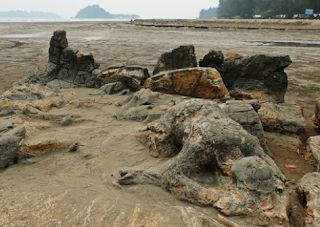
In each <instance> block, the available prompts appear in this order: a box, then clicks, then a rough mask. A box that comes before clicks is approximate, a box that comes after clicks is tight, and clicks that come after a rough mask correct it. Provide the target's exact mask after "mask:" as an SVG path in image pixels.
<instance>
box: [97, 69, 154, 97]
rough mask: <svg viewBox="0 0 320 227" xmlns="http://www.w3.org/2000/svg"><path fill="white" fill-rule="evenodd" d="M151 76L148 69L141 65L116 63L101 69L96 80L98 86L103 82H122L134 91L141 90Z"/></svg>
mask: <svg viewBox="0 0 320 227" xmlns="http://www.w3.org/2000/svg"><path fill="white" fill-rule="evenodd" d="M147 78H149V72H148V69H146V68H143V67H140V66H124V65H120V66H119V65H116V66H111V67H108V68H106V69H103V70H101V72H100V74H99V75H98V77H97V80H96V85H95V86H96V87H101V86H102V85H103V84H107V83H113V82H122V83H124V84H125V85H126V87H128V88H129V89H130V90H132V91H139V90H140V88H141V86H143V85H144V82H145V80H146V79H147Z"/></svg>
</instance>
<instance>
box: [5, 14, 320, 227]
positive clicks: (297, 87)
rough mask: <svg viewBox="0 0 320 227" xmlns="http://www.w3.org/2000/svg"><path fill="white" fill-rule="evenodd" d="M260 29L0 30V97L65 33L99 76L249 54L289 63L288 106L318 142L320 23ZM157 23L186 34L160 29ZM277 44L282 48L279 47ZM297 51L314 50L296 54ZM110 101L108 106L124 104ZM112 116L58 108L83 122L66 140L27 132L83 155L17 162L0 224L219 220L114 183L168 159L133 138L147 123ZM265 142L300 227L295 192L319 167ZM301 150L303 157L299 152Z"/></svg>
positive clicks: (51, 130) (69, 26)
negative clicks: (120, 68) (185, 48)
mask: <svg viewBox="0 0 320 227" xmlns="http://www.w3.org/2000/svg"><path fill="white" fill-rule="evenodd" d="M252 21H253V20H252ZM262 22H263V21H261V22H260V21H259V24H263V27H262V26H260V27H259V29H251V28H249V29H248V27H249V26H256V25H257V22H256V23H255V25H251V22H250V23H249V22H248V21H242V22H241V21H240V22H237V21H233V22H230V21H227V22H226V21H220V23H219V20H215V21H214V23H211V22H210V23H209V22H208V21H169V22H168V21H160V22H159V21H158V22H156V23H155V21H153V22H152V21H151V22H150V21H145V22H143V21H135V22H134V23H132V24H130V23H128V22H121V23H119V22H77V23H0V94H2V93H3V92H5V91H6V90H7V89H9V88H10V87H11V86H12V84H13V83H15V82H17V81H18V80H20V79H23V78H25V77H27V76H28V75H29V74H30V73H31V72H32V71H33V70H35V69H36V68H37V67H39V66H42V65H44V64H45V63H47V61H48V48H49V41H50V38H51V36H52V33H53V31H55V30H66V32H67V38H68V42H69V47H72V48H74V49H79V50H82V51H85V52H91V53H92V54H93V56H94V58H95V59H96V60H97V61H98V62H100V63H101V66H100V68H101V69H103V68H105V67H108V66H112V65H116V64H122V63H124V64H127V65H139V66H143V67H146V68H148V69H149V72H152V70H153V67H154V66H155V64H156V62H157V60H158V58H159V57H160V55H161V54H162V53H163V52H167V51H171V50H172V49H174V48H176V47H177V46H180V45H185V44H193V45H194V46H195V52H196V56H197V60H199V59H200V58H202V57H203V56H204V55H205V54H207V53H208V51H210V50H220V51H222V52H223V53H229V52H230V53H241V54H246V55H255V54H268V55H289V56H290V57H291V59H292V61H293V63H292V64H291V65H290V66H289V67H288V68H286V70H285V71H286V73H287V75H288V79H289V86H288V91H287V93H286V96H285V102H286V103H288V104H297V105H299V106H301V107H302V108H303V110H304V116H305V119H306V123H307V128H306V132H307V136H308V137H309V136H314V135H317V134H318V132H317V130H316V127H315V126H314V125H313V124H312V121H311V117H312V115H313V114H314V108H315V107H314V105H315V100H316V99H317V98H319V97H320V73H319V63H320V51H319V50H320V49H319V47H316V46H317V44H319V45H320V35H319V30H318V29H319V28H320V26H319V25H320V23H319V22H320V21H314V22H310V23H309V22H308V23H307V22H305V21H302V22H299V23H298V22H295V23H293V22H290V21H289V20H288V21H284V22H277V21H275V22H273V23H271V22H268V21H267V22H268V23H267V22H265V23H262ZM152 23H153V24H152ZM248 23H249V25H248ZM154 24H161V25H163V24H166V25H178V24H179V25H181V24H183V25H184V26H182V27H175V26H173V27H172V26H171V27H169V26H168V27H156V26H154ZM141 25H150V26H141ZM194 26H207V27H208V28H204V29H201V28H195V27H194ZM239 27H241V28H239ZM261 27H262V28H261ZM275 28H281V29H275ZM282 28H285V29H282ZM286 28H287V29H286ZM272 42H279V43H282V44H281V46H274V45H273V44H272ZM287 42H295V43H297V44H296V45H293V44H288V43H287ZM299 43H309V44H311V43H312V44H315V46H314V47H300V46H299ZM92 90H94V89H89V88H87V89H86V88H76V89H74V90H70V92H69V93H68V95H69V96H71V97H72V96H74V97H77V98H78V99H79V98H81V97H83V96H85V95H87V94H88V93H90V92H92ZM174 98H177V96H172V95H163V96H160V99H159V102H160V104H163V105H166V104H168V103H169V102H170V101H171V100H172V99H174ZM105 99H108V100H109V103H110V104H112V103H116V102H117V101H121V100H122V99H123V97H120V96H108V97H105ZM160 104H159V105H160ZM116 109H117V107H116V106H115V105H100V104H92V105H91V106H90V108H81V109H79V108H75V107H73V106H70V107H68V108H64V109H62V110H60V109H53V110H52V113H56V114H63V113H64V111H65V113H66V112H67V111H68V112H69V113H70V111H73V112H74V115H76V116H77V118H79V119H82V120H83V121H79V122H81V123H79V124H77V125H75V126H72V127H68V128H66V129H63V130H65V132H64V135H63V136H61V135H60V132H61V130H62V129H57V128H56V127H51V126H50V125H49V126H48V125H47V126H46V125H41V124H42V123H41V122H39V125H40V126H41V127H44V128H45V129H46V130H42V131H41V132H33V131H30V133H29V134H28V137H27V138H26V140H27V141H28V142H30V143H32V142H33V141H35V140H45V139H49V138H55V139H56V140H64V141H67V142H68V141H69V142H75V141H77V142H79V143H80V144H81V146H80V152H78V153H74V154H71V153H68V152H67V153H66V152H65V151H61V152H53V153H50V154H45V155H41V156H37V157H36V158H34V159H33V161H32V164H30V163H29V164H25V163H19V164H16V165H13V166H11V167H9V168H8V169H5V170H0V204H1V206H0V214H1V215H0V226H186V224H185V221H184V220H183V218H182V216H181V209H182V208H183V207H193V208H194V209H196V210H198V211H201V212H203V213H205V214H208V215H215V216H217V215H218V214H219V212H218V211H217V210H215V209H214V208H211V207H198V206H196V205H193V204H191V203H187V202H182V201H179V200H177V199H175V198H174V197H173V196H172V195H171V194H170V193H167V192H165V191H164V190H162V189H161V188H158V187H155V186H153V185H136V186H133V187H132V186H130V187H129V186H128V187H127V186H120V185H118V183H117V179H118V178H119V173H118V172H119V170H121V169H123V168H124V167H132V166H143V167H150V166H154V165H159V164H161V163H163V162H165V160H162V159H155V158H153V157H151V156H150V155H149V154H148V153H147V152H146V148H145V147H144V146H143V145H142V144H140V143H139V142H137V141H136V140H135V139H134V138H133V136H132V134H133V133H134V132H135V131H136V130H138V129H139V128H141V127H144V126H145V123H141V122H132V121H115V120H114V119H112V118H111V117H110V116H111V115H112V113H113V112H114V111H115V110H116ZM62 137H63V138H62ZM267 142H268V146H269V148H270V150H271V152H272V153H273V155H274V157H275V162H276V164H277V165H278V166H279V169H280V170H281V171H282V172H283V173H284V175H285V176H286V178H287V179H288V180H289V184H288V187H289V188H288V190H290V192H291V196H292V204H293V205H292V209H293V210H292V212H293V214H294V216H295V219H296V221H295V222H296V226H302V223H303V208H302V206H301V205H300V204H299V202H298V198H297V195H296V193H295V192H294V191H293V189H294V187H295V184H296V182H297V181H298V180H299V179H300V178H301V177H302V176H303V175H304V174H306V173H308V172H312V171H314V167H313V166H312V165H310V164H309V163H307V162H306V161H304V156H303V154H298V153H297V151H296V150H294V149H293V147H292V146H287V145H285V143H286V140H285V139H283V138H282V137H274V136H271V135H270V136H267ZM303 147H305V145H303ZM301 152H302V153H303V152H305V150H304V149H303V148H302V149H301ZM285 165H296V166H297V169H287V168H285ZM230 220H232V221H234V222H236V223H239V224H243V225H248V219H246V218H245V217H242V216H238V217H232V218H230ZM250 220H251V219H250ZM249 222H250V221H249ZM251 223H253V224H252V225H249V226H254V223H255V222H254V221H251Z"/></svg>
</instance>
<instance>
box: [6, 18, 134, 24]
mask: <svg viewBox="0 0 320 227" xmlns="http://www.w3.org/2000/svg"><path fill="white" fill-rule="evenodd" d="M100 21H101V22H126V21H130V19H82V18H81V19H79V18H39V17H37V18H35V17H0V23H10V22H12V23H15V22H16V23H42V22H43V23H48V22H49V23H50V22H52V23H54V22H57V23H59V22H100Z"/></svg>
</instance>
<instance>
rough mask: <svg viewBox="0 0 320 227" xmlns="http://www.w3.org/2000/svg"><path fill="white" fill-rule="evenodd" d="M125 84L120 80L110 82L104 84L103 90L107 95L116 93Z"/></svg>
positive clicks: (123, 87)
mask: <svg viewBox="0 0 320 227" xmlns="http://www.w3.org/2000/svg"><path fill="white" fill-rule="evenodd" d="M125 88H126V87H125V85H124V84H123V83H122V82H115V83H110V84H106V85H105V89H104V91H105V92H106V94H108V95H112V94H116V93H118V92H120V91H122V90H123V89H125Z"/></svg>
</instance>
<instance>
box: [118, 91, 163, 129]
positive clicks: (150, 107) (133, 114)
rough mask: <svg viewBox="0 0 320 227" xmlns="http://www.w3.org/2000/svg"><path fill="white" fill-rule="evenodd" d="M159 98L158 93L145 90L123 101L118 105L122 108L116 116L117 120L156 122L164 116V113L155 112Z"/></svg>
mask: <svg viewBox="0 0 320 227" xmlns="http://www.w3.org/2000/svg"><path fill="white" fill-rule="evenodd" d="M158 98H159V94H158V93H155V92H152V91H150V90H149V89H144V88H143V89H141V90H140V91H138V92H136V93H134V94H133V95H130V96H129V97H128V98H126V99H125V100H123V101H121V102H120V103H119V104H118V105H119V106H121V107H120V109H119V111H117V113H116V114H115V115H114V116H115V117H116V119H117V120H131V121H144V122H146V123H149V122H151V121H154V120H156V119H158V118H160V117H161V116H162V114H163V111H159V110H154V104H155V102H156V100H157V99H158Z"/></svg>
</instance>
